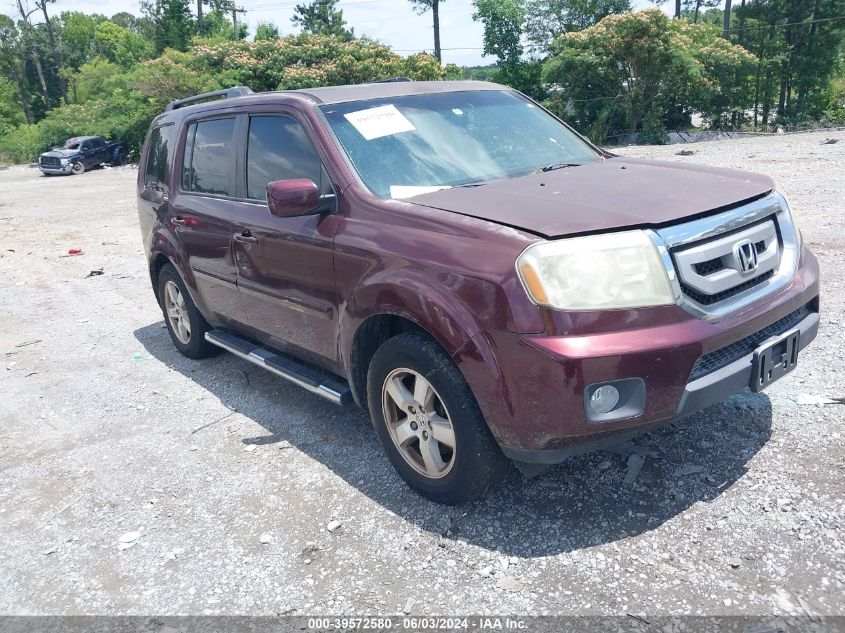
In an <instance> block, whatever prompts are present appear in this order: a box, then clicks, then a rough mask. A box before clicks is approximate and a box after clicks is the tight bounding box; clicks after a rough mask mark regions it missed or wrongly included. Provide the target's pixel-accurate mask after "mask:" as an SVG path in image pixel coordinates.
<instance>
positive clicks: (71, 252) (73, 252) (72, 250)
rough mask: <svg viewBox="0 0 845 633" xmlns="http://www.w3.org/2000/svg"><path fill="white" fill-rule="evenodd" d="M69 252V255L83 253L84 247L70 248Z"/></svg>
mask: <svg viewBox="0 0 845 633" xmlns="http://www.w3.org/2000/svg"><path fill="white" fill-rule="evenodd" d="M67 254H68V255H82V249H81V248H69V249H67Z"/></svg>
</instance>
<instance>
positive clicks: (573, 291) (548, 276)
mask: <svg viewBox="0 0 845 633" xmlns="http://www.w3.org/2000/svg"><path fill="white" fill-rule="evenodd" d="M516 269H517V271H518V272H519V276H520V278H521V279H522V283H523V285H524V286H525V290H526V291H527V292H528V295H529V296H530V297H531V299H532V300H533V301H534V302H535V303H536V304H538V305H541V306H547V307H549V308H557V309H560V310H600V309H613V308H638V307H644V306H657V305H668V304H672V303H675V297H674V295H673V293H672V286H671V284H670V283H669V277H668V276H667V273H666V268H665V267H664V266H663V262H662V260H661V257H660V253H659V252H658V250H657V247H656V246H655V245H654V243H653V242H652V241H651V239H650V238H649V236H648V235H647V234H646V233H645V232H644V231H625V232H621V233H606V234H602V235H590V236H587V237H573V238H569V239H562V240H555V241H549V242H539V243H537V244H533V245H531V246H529V247H528V248H527V249H525V251H523V253H522V254H521V255H520V256H519V258H517V261H516Z"/></svg>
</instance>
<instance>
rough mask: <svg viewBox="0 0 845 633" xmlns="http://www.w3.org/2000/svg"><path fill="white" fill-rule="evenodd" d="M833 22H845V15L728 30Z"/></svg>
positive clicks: (762, 29)
mask: <svg viewBox="0 0 845 633" xmlns="http://www.w3.org/2000/svg"><path fill="white" fill-rule="evenodd" d="M833 20H845V15H837V16H834V17H832V18H816V19H815V20H804V21H802V22H786V23H784V24H768V25H766V26H743V27H741V28H735V29H728V33H733V32H734V31H764V30H766V29H777V28H781V27H784V26H802V25H808V26H809V25H810V24H818V23H819V22H831V21H833Z"/></svg>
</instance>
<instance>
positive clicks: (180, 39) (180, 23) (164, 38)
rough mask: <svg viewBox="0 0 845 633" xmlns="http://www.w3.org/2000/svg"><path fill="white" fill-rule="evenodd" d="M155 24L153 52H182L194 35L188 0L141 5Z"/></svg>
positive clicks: (162, 1)
mask: <svg viewBox="0 0 845 633" xmlns="http://www.w3.org/2000/svg"><path fill="white" fill-rule="evenodd" d="M142 6H143V7H144V9H145V10H146V11H147V13H148V14H149V17H150V19H151V20H152V21H153V23H154V24H155V34H154V37H155V50H156V52H157V53H161V52H163V51H164V50H165V49H167V48H173V49H176V50H180V51H184V50H186V49H187V48H188V43H189V42H190V39H191V37H192V36H193V35H194V33H196V23H195V22H194V19H193V16H192V15H191V9H190V7H189V5H188V0H153V3H151V4H146V5H142Z"/></svg>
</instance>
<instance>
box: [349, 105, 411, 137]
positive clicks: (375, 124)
mask: <svg viewBox="0 0 845 633" xmlns="http://www.w3.org/2000/svg"><path fill="white" fill-rule="evenodd" d="M343 116H344V117H345V118H346V120H347V121H349V122H350V123H351V124H352V125H353V126H355V129H356V130H358V131H359V132H360V133H361V136H363V137H364V138H365V139H367V140H368V141H372V140H373V139H374V138H381V137H382V136H391V135H392V134H399V133H400V132H411V131H412V130H416V129H417V128H415V127H414V124H413V123H411V122H410V121H409V120H408V119H406V118H405V115H404V114H402V113H401V112H399V110H397V109H396V106H394V105H386V106H379V107H378V108H369V109H368V110H358V111H357V112H350V113H349V114H344V115H343Z"/></svg>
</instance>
